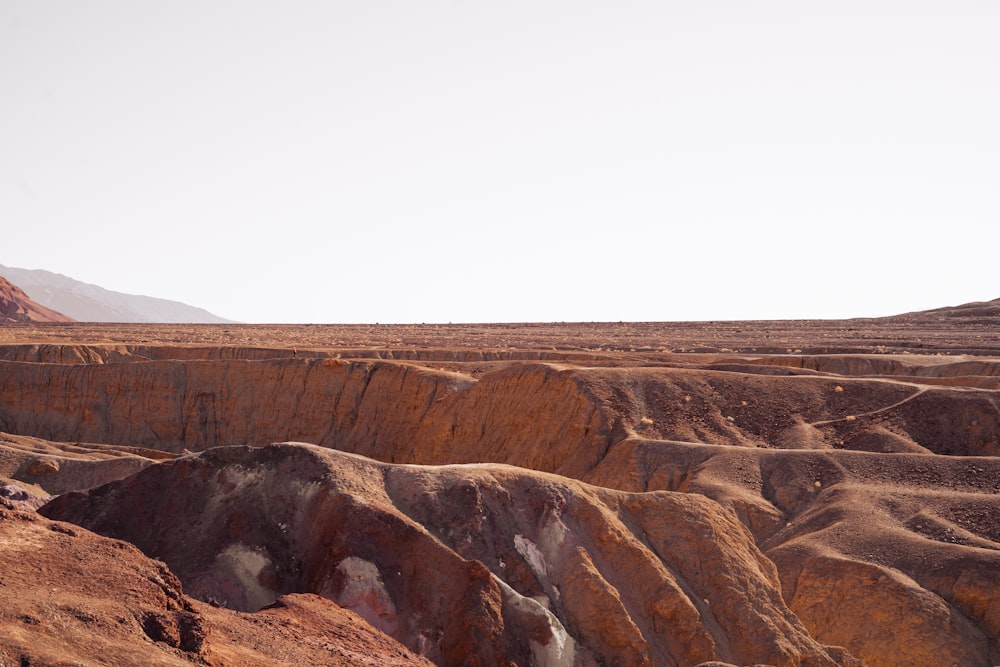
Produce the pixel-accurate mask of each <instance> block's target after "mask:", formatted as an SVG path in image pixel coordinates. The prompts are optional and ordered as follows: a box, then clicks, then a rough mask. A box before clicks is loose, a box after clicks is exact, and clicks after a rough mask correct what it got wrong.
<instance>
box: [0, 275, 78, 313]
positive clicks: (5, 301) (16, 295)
mask: <svg viewBox="0 0 1000 667" xmlns="http://www.w3.org/2000/svg"><path fill="white" fill-rule="evenodd" d="M72 321H73V318H71V317H67V316H66V315H63V314H62V313H57V312H56V311H54V310H52V309H51V308H46V307H45V306H43V305H41V304H39V303H35V302H34V301H32V300H31V299H30V298H29V297H28V295H27V294H25V293H24V290H22V289H21V288H20V287H18V286H17V285H14V284H12V283H11V282H9V281H8V280H7V279H6V278H4V277H3V276H0V322H72Z"/></svg>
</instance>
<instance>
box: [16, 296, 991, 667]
mask: <svg viewBox="0 0 1000 667" xmlns="http://www.w3.org/2000/svg"><path fill="white" fill-rule="evenodd" d="M0 432H2V433H0V485H5V486H3V496H4V497H3V498H0V503H2V506H0V664H2V665H78V664H84V665H106V664H107V665H124V664H136V665H138V664H144V665H183V664H208V665H292V664H317V665H365V664H368V665H418V664H438V665H505V666H509V665H541V666H546V667H549V666H551V667H570V666H574V665H581V666H584V665H678V666H685V667H694V666H695V665H775V666H780V667H792V666H808V667H819V666H833V665H843V666H846V665H861V664H865V665H870V666H873V667H874V666H880V667H881V666H890V665H894V666H903V665H907V666H920V667H932V666H939V665H945V666H947V665H958V666H961V667H980V666H982V667H990V666H991V665H997V664H1000V643H998V637H1000V300H998V301H993V302H988V303H977V304H968V305H965V306H960V307H954V308H942V309H940V310H935V311H927V312H922V313H912V314H907V315H900V316H896V317H887V318H878V319H857V320H830V321H767V322H764V321H760V322H691V323H576V324H572V323H566V324H492V325H464V324H463V325H308V324H303V325H294V326H292V325H188V326H185V325H111V324H107V325H99V324H86V323H51V324H36V323H30V322H21V323H10V324H4V325H2V326H0ZM36 510H37V511H36Z"/></svg>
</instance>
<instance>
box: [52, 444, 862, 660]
mask: <svg viewBox="0 0 1000 667" xmlns="http://www.w3.org/2000/svg"><path fill="white" fill-rule="evenodd" d="M41 511H42V513H43V514H45V515H47V516H50V517H55V518H60V519H65V520H71V521H73V522H76V523H79V524H81V525H84V526H87V527H90V528H92V529H93V530H95V531H97V532H100V533H103V534H106V535H109V536H112V537H117V538H120V539H127V540H129V541H131V542H133V543H134V544H137V545H139V546H140V547H141V548H142V549H143V550H144V551H145V552H146V553H149V554H155V555H157V556H158V557H160V558H162V559H163V560H164V561H165V562H166V563H167V564H168V565H169V566H170V568H171V570H172V571H173V572H175V573H176V574H177V575H178V576H179V577H180V578H181V580H182V581H183V582H184V585H185V587H186V588H187V590H188V591H189V592H191V593H192V594H194V595H195V596H196V597H199V598H202V599H213V600H215V601H217V602H219V603H222V604H224V605H227V606H232V607H234V608H237V609H244V610H253V609H258V608H260V607H263V606H265V605H267V604H269V603H271V602H272V601H273V600H275V599H276V598H278V597H279V596H280V595H283V594H287V593H292V592H311V593H318V594H320V595H322V596H324V597H327V598H329V599H331V600H333V601H335V602H337V603H338V604H340V605H343V606H346V607H348V608H351V609H353V610H354V611H356V612H358V613H359V614H361V615H362V616H364V617H365V618H366V619H367V620H368V621H369V622H370V623H372V625H374V626H375V627H377V628H380V629H382V630H384V631H385V632H387V633H389V634H390V635H392V636H394V637H396V638H397V639H399V640H400V641H401V642H403V643H404V644H406V645H407V646H408V647H410V648H411V649H412V650H414V651H417V652H419V653H422V654H424V655H426V656H428V657H430V658H431V659H432V660H434V661H435V662H436V663H438V664H482V665H495V664H508V663H509V662H514V663H516V664H538V665H566V666H569V665H597V664H619V665H695V664H698V663H700V662H703V661H709V660H723V661H726V662H730V663H735V664H751V663H767V664H770V665H778V666H782V667H792V666H793V665H811V666H815V667H819V666H821V665H830V666H832V665H838V664H839V665H848V664H856V663H855V661H854V660H853V659H851V658H850V657H849V656H847V655H845V654H844V652H843V651H841V650H839V649H832V648H826V647H823V646H820V645H819V644H817V643H816V642H815V641H814V640H813V639H812V638H811V637H810V636H809V635H808V633H807V632H806V631H805V630H804V628H803V627H802V626H801V624H800V623H799V621H798V619H797V618H796V617H795V616H794V615H793V614H791V613H790V612H789V611H788V609H787V608H786V607H785V604H784V602H783V601H782V597H781V594H780V591H779V588H778V576H777V573H776V571H775V570H774V568H773V566H772V565H771V563H770V562H769V561H768V560H767V559H765V558H764V557H763V556H762V555H761V554H760V552H759V551H758V550H757V548H756V546H755V545H754V543H753V539H752V537H751V536H750V534H749V533H747V532H746V530H745V529H744V528H743V527H742V526H741V525H740V524H739V523H737V522H736V521H735V520H733V518H732V517H731V516H730V515H729V514H728V513H726V512H725V511H724V510H722V508H721V507H720V506H719V505H718V504H716V503H714V502H712V501H710V500H708V499H705V498H703V497H701V496H698V495H694V494H674V493H641V494H633V493H623V492H618V491H611V490H608V489H601V488H598V487H592V486H589V485H585V484H582V483H579V482H576V481H572V480H569V479H566V478H561V477H557V476H552V475H546V474H543V473H538V472H533V471H527V470H522V469H515V468H510V467H503V466H489V467H487V466H452V467H444V468H431V467H416V466H393V465H388V464H384V463H378V462H375V461H372V460H368V459H364V458H361V457H357V456H353V455H349V454H344V453H341V452H335V451H332V450H329V449H322V448H318V447H313V446H307V445H299V444H284V445H272V446H268V447H265V448H248V447H235V448H219V449H213V450H209V451H207V452H204V453H202V454H201V455H198V456H187V457H184V458H182V459H178V460H176V461H171V462H167V463H164V464H161V465H158V466H155V467H153V468H149V469H147V470H144V471H142V472H141V473H139V474H137V475H134V476H132V477H130V478H128V479H126V480H122V481H120V482H114V483H112V484H109V485H107V486H104V487H100V488H99V489H95V490H93V491H91V492H89V493H73V494H68V495H65V496H61V497H59V498H57V499H56V500H54V501H53V502H51V503H50V504H49V505H47V506H45V507H44V508H43V509H42V510H41Z"/></svg>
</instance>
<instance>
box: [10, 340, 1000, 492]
mask: <svg viewBox="0 0 1000 667" xmlns="http://www.w3.org/2000/svg"><path fill="white" fill-rule="evenodd" d="M0 371H2V373H0V430H2V431H6V432H9V433H14V434H19V435H31V436H37V437H41V438H45V439H48V440H62V441H89V442H103V443H111V444H121V445H134V446H141V447H146V448H155V449H161V450H164V451H170V452H179V451H181V450H182V449H185V448H187V449H190V450H195V451H198V450H202V449H206V448H209V447H213V446H218V445H236V444H266V443H269V442H278V441H286V440H297V441H305V442H311V443H315V444H321V445H324V446H329V447H335V448H337V449H343V450H346V451H353V452H356V453H360V454H364V455H366V456H371V457H374V458H378V459H380V460H384V461H389V462H407V463H454V462H480V461H484V462H485V461H490V462H498V463H511V464H515V465H521V466H525V467H530V468H534V469H538V470H545V471H550V472H559V473H561V474H566V475H568V476H573V477H579V476H581V475H584V474H586V472H587V471H588V470H590V469H591V468H593V467H594V466H595V465H597V464H598V463H599V462H600V460H601V458H602V457H603V456H604V454H605V452H606V451H607V449H608V447H610V446H611V444H613V443H614V442H618V441H621V440H623V439H624V438H625V437H627V436H628V435H630V434H637V435H641V436H642V437H645V438H652V439H666V440H679V441H687V442H698V443H706V444H715V445H739V446H748V447H775V446H778V447H782V448H795V449H797V448H813V449H831V448H842V449H858V450H865V451H879V452H934V453H942V454H955V455H996V454H998V453H1000V444H998V443H1000V394H998V393H997V392H995V391H987V390H973V389H967V388H951V387H928V386H925V385H918V384H913V383H902V382H894V381H887V380H880V379H858V378H850V377H826V376H816V375H793V376H769V375H756V374H751V373H742V372H726V371H720V370H704V369H697V368H579V367H574V366H566V365H556V364H538V363H521V364H516V363H511V364H507V365H503V366H500V367H499V368H498V369H497V370H492V371H489V372H485V373H483V374H482V375H480V376H479V377H478V378H475V377H472V376H470V375H467V374H464V373H459V372H450V371H442V370H437V369H434V368H428V367H426V366H421V365H416V364H406V363H396V362H385V361H345V360H338V359H271V360H266V361H246V360H242V361H188V362H182V361H155V362H137V363H113V364H86V365H79V364H40V363H24V362H0Z"/></svg>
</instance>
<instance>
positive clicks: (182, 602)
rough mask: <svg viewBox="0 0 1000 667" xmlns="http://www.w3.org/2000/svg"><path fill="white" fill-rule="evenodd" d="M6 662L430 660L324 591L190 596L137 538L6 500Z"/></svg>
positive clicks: (266, 666)
mask: <svg viewBox="0 0 1000 667" xmlns="http://www.w3.org/2000/svg"><path fill="white" fill-rule="evenodd" d="M0 664H4V665H78V664H95V665H96V664H101V665H105V664H111V665H162V666H167V665H170V666H180V665H217V666H219V667H223V666H228V665H246V666H253V667H271V666H275V665H287V666H289V667H299V666H301V665H330V666H338V667H349V666H350V667H353V666H357V665H367V666H370V667H377V666H383V665H391V666H393V667H403V666H417V665H422V666H424V667H426V666H427V665H429V663H427V662H426V661H425V660H423V659H421V658H419V657H417V656H415V655H413V654H412V653H410V652H408V651H407V650H406V649H405V648H403V647H402V646H401V645H400V644H398V643H397V642H395V641H394V640H392V639H390V638H389V637H387V636H386V635H384V634H382V633H381V632H378V631H377V630H374V629H373V628H371V626H369V625H368V624H367V623H365V622H364V621H362V620H361V619H360V618H359V617H357V616H356V615H354V614H352V613H350V612H347V611H345V610H343V609H341V608H339V607H337V606H336V605H334V604H333V603H332V602H329V601H328V600H324V599H322V598H319V597H317V596H312V595H293V596H286V597H282V598H280V599H278V600H277V601H276V603H275V604H274V605H273V606H272V607H270V608H268V609H265V610H262V611H260V612H257V613H256V614H241V613H237V612H234V611H230V610H227V609H217V608H214V607H212V606H210V605H207V604H203V603H200V602H198V601H196V600H192V599H190V598H188V597H187V596H186V595H184V593H183V591H182V589H181V584H180V582H179V581H178V580H177V578H176V577H175V576H174V575H173V574H172V573H171V572H170V570H168V569H167V567H166V566H165V565H164V564H163V563H161V562H159V561H155V560H151V559H150V558H148V557H146V556H144V555H143V554H142V553H141V552H140V551H139V550H138V549H136V548H135V547H133V546H132V545H130V544H126V543H125V542H121V541H119V540H113V539H109V538H106V537H101V536H99V535H95V534H93V533H91V532H89V531H87V530H84V529H83V528H80V527H78V526H71V525H68V524H64V523H59V522H54V521H49V520H47V519H44V518H42V517H41V516H39V515H38V514H36V513H35V512H25V511H19V510H17V509H14V508H13V507H12V506H10V505H9V504H7V503H5V502H4V501H3V500H2V499H0Z"/></svg>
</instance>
